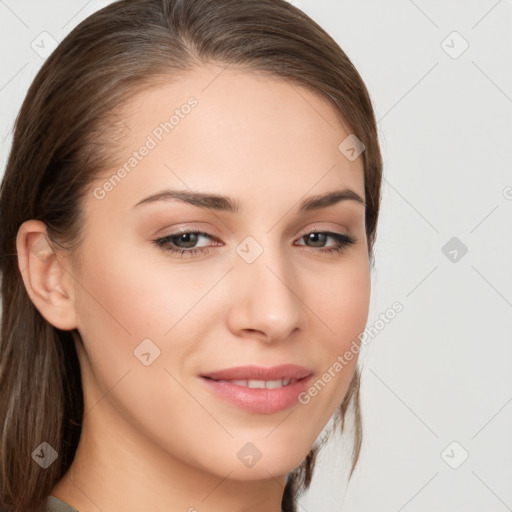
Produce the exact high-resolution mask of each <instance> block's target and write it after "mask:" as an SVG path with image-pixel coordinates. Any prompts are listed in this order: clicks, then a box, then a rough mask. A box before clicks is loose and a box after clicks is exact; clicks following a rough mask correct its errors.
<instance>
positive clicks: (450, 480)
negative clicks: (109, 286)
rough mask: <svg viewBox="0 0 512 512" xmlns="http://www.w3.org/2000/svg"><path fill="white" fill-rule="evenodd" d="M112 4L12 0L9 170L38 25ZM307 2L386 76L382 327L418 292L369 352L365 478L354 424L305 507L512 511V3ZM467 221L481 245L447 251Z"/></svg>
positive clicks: (2, 32)
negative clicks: (353, 455) (354, 455)
mask: <svg viewBox="0 0 512 512" xmlns="http://www.w3.org/2000/svg"><path fill="white" fill-rule="evenodd" d="M108 3H110V1H99V0H90V1H86V0H65V1H64V0H60V1H57V0H52V1H49V0H46V1H45V2H41V1H35V0H32V1H29V0H23V1H15V0H0V20H1V26H0V44H1V48H2V51H1V55H0V59H1V63H0V69H1V77H0V100H1V119H0V135H1V147H0V155H1V158H2V162H1V164H2V165H1V169H2V172H3V169H4V168H5V163H6V160H7V154H8V151H9V147H10V143H11V130H12V124H13V121H14V119H15V116H16V114H17V111H18V110H19V107H20V105H21V102H22V100H23V97H24V95H25V93H26V91H27V88H28V86H29V84H30V82H31V80H32V79H33V77H34V76H35V74H36V72H37V70H38V69H39V67H40V66H41V65H42V63H43V58H42V57H41V56H40V55H38V53H36V51H35V50H34V49H33V48H32V47H31V45H32V44H33V41H35V42H36V43H37V42H38V41H40V38H41V36H40V34H41V33H42V32H48V33H49V34H51V36H52V37H53V38H55V39H56V40H57V41H60V40H61V39H62V38H63V37H64V36H65V35H66V34H67V33H68V32H69V31H70V30H71V29H72V28H73V27H74V26H75V25H77V24H78V23H79V22H80V21H81V20H82V19H83V18H85V17H86V16H88V15H89V14H91V13H92V12H94V11H96V10H97V9H99V8H101V7H103V6H104V5H107V4H108ZM293 3H294V4H296V5H297V6H298V7H300V8H302V9H303V10H304V11H305V12H306V13H307V14H309V15H310V16H311V17H312V18H313V19H315V20H316V21H317V22H318V23H319V24H320V25H322V26H323V27H324V28H325V29H326V30H327V31H328V32H329V33H330V34H331V35H332V36H333V37H334V38H335V39H336V40H337V41H338V43H339V44H340V46H341V47H342V48H343V49H344V50H345V52H346V53H347V54H348V56H349V57H350V59H351V60H352V61H353V63H354V64H355V66H356V67H357V69H358V70H359V72H360V73H361V75H362V77H363V79H364V81H365V82H366V84H367V87H368V89H369V91H370V95H371V97H372V100H373V103H374V107H375V111H376V116H377V119H378V126H379V135H380V140H381V149H382V153H383V157H384V164H385V169H384V177H385V179H384V182H383V202H382V211H381V217H380V221H379V222H380V224H379V229H378V239H377V244H376V258H377V259H376V271H375V272H374V274H373V276H372V286H373V289H372V293H373V295H372V302H371V310H370V317H369V320H368V325H372V324H373V323H374V322H375V320H376V319H377V317H378V316H379V314H380V313H382V312H384V311H386V310H387V309H388V308H389V307H390V306H391V304H392V303H393V302H394V301H399V302H400V303H401V304H402V305H403V307H404V310H403V311H402V312H401V313H399V314H398V315H397V316H396V318H395V319H394V320H392V321H391V322H390V323H389V324H387V325H386V326H385V328H384V329H382V330H380V332H379V334H378V336H376V337H374V338H373V339H372V340H371V342H370V343H369V344H368V346H367V347H366V348H365V350H364V352H363V353H362V355H361V362H362V363H363V368H364V371H363V380H362V395H361V396H362V412H363V421H364V443H363V449H362V454H361V459H360V462H359V465H358V468H357V470H356V472H355V473H354V476H353V478H352V480H351V481H350V483H349V484H348V486H347V481H346V476H347V468H348V465H349V462H348V461H349V457H350V444H349V438H348V437H347V439H346V441H343V439H341V440H339V439H338V440H337V441H335V442H333V443H332V444H330V445H329V446H328V448H327V449H326V450H325V451H324V453H323V454H322V456H321V457H320V460H319V462H318V465H317V471H316V474H315V478H314V479H313V484H312V488H311V491H310V492H309V493H307V495H305V496H304V497H303V498H302V499H301V500H300V510H302V511H307V512H316V511H325V512H337V511H344V512H345V511H357V512H366V511H368V512H375V511H376V510H379V511H380V510H382V511H396V512H401V511H405V512H418V511H422V512H427V511H428V512H434V511H437V512H440V511H465V512H472V511H475V512H476V511H486V512H502V511H506V510H512V486H511V482H512V438H511V435H510V434H511V432H512V429H511V427H512V403H511V402H512V386H511V382H512V372H511V367H512V357H511V355H512V354H511V352H512V349H511V343H510V342H511V332H512V271H511V262H512V236H511V235H512V230H511V224H512V172H511V163H512V138H511V135H512V58H511V57H512V2H511V1H510V0H501V1H496V0H485V1H484V0H481V1H474V0H473V1H467V0H464V1H463V0H460V1H449V2H448V1H442V0H436V1H426V0H421V1H420V0H417V1H416V2H414V1H412V0H392V1H386V2H383V1H377V0H373V1H369V0H364V1H361V0H350V1H345V0H343V1H334V0H331V1H328V0H308V1H306V0H302V1H298V0H294V2H293ZM454 31H456V32H458V34H460V35H459V36H458V35H453V34H452V33H453V32H454ZM451 34H452V35H451ZM448 36H449V37H448ZM43 37H46V38H48V36H46V35H45V36H43ZM447 38H448V39H447ZM462 38H463V39H462ZM47 40H48V39H47ZM464 40H465V41H466V42H467V44H469V47H468V48H467V50H466V51H464V53H462V54H460V55H458V54H459V52H460V51H461V50H462V49H463V47H464V46H463V45H464ZM443 41H445V42H444V43H443ZM39 45H40V46H42V44H41V43H39ZM46 47H48V46H46ZM41 51H43V50H42V49H41V50H40V52H41ZM450 52H451V54H452V56H450V55H449V53H450ZM454 57H456V58H454ZM452 237H457V239H458V240H459V241H460V242H462V243H463V244H464V245H465V246H466V247H467V249H468V252H467V254H465V255H462V252H461V251H460V250H458V252H457V255H455V253H453V252H452V253H451V255H450V254H448V256H445V254H444V253H443V251H442V248H443V247H444V246H445V244H446V243H447V242H448V241H449V240H450V239H451V238H452ZM460 242H456V243H457V244H460ZM449 250H450V251H451V250H452V248H449ZM445 252H447V253H448V250H446V251H445ZM454 258H456V260H455V261H452V260H453V259H454ZM453 441H455V442H456V444H451V443H452V442H453ZM447 447H448V449H447V450H445V449H446V448H447ZM466 452H467V454H468V455H469V457H468V458H467V460H465V462H463V463H462V464H461V465H460V466H459V467H458V468H457V469H453V468H452V467H450V465H451V466H454V467H455V466H458V465H459V464H460V463H461V461H462V460H463V458H464V456H465V454H466ZM442 454H444V455H442Z"/></svg>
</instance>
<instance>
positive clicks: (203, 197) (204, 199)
mask: <svg viewBox="0 0 512 512" xmlns="http://www.w3.org/2000/svg"><path fill="white" fill-rule="evenodd" d="M173 200H175V201H181V202H184V203H188V204H191V205H193V206H197V207H199V208H211V209H212V210H217V211H226V212H231V213H236V212H237V211H238V210H239V208H240V203H239V201H237V200H235V199H232V198H230V197H227V196H222V195H216V194H208V193H205V192H193V191H189V190H163V191H161V192H157V193H156V194H152V195H150V196H148V197H145V198H144V199H142V200H141V201H139V202H138V203H137V204H135V205H134V206H133V208H137V207H139V206H141V205H143V204H149V203H155V202H158V201H173ZM340 201H355V202H357V203H359V204H361V205H363V206H365V207H366V203H365V202H364V200H363V199H362V197H361V196H360V195H359V194H358V193H357V192H355V191H354V190H352V189H349V188H345V189H341V190H334V191H331V192H327V193H325V194H320V195H316V196H311V197H308V198H307V199H305V200H304V201H302V202H301V203H300V205H299V208H298V212H299V213H301V212H307V211H312V210H319V209H321V208H326V207H327V206H332V205H334V204H336V203H339V202H340Z"/></svg>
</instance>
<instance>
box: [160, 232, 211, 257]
mask: <svg viewBox="0 0 512 512" xmlns="http://www.w3.org/2000/svg"><path fill="white" fill-rule="evenodd" d="M201 238H203V239H204V238H207V239H210V240H213V239H214V237H212V236H211V235H209V234H208V233H205V232H203V231H183V232H181V233H172V234H170V235H167V236H164V237H162V238H157V239H156V240H153V243H154V244H155V245H156V246H158V247H160V248H161V249H162V250H163V251H166V252H170V253H173V254H181V257H182V258H183V257H184V255H185V254H189V255H190V256H193V255H194V254H197V253H206V252H207V251H208V249H209V248H210V247H211V245H206V246H204V245H203V246H196V244H197V243H198V241H199V240H200V239H201Z"/></svg>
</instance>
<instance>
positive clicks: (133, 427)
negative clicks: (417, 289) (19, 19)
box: [0, 0, 382, 512]
mask: <svg viewBox="0 0 512 512" xmlns="http://www.w3.org/2000/svg"><path fill="white" fill-rule="evenodd" d="M381 172H382V160H381V155H380V151H379V145H378V137H377V131H376V123H375V118H374V113H373V109H372V105H371V101H370V98H369V95H368V92H367V90H366V87H365V85H364V83H363V82H362V79H361V77H360V76H359V74H358V72H357V71H356V69H355V68H354V67H353V65H352V64H351V62H350V61H349V59H348V58H347V56H346V55H345V54H344V52H343V51H342V50H341V49H340V48H339V46H338V45H337V44H336V43H335V42H334V41H333V40H332V39H331V38H330V37H329V36H328V35H327V34H326V33H325V32H324V31H323V30H322V29H321V28H320V27H319V26H318V25H317V24H316V23H315V22H313V21H312V20H311V19H310V18H308V17H307V16H306V15H305V14H303V13H302V12H301V11H300V10H298V9H296V8H295V7H293V6H291V5H290V4H288V3H286V2H285V1H276V0H254V1H253V0H251V1H247V0H223V1H220V0H219V1H215V0H186V1H179V0H135V1H120V2H115V3H113V4H111V5H109V6H108V7H106V8H104V9H102V10H100V11H98V12H96V13H95V14H93V15H92V16H90V17H89V18H87V19H86V20H85V21H83V22H82V23H81V24H80V25H79V26H78V27H76V28H75V29H74V30H73V31H72V32H71V33H70V34H69V35H68V36H67V37H66V38H65V39H64V40H63V41H62V42H61V43H60V45H59V46H58V47H57V49H56V50H55V51H54V53H53V54H52V55H51V56H50V57H49V58H48V59H47V61H46V62H45V64H44V65H43V67H42V69H41V70H40V72H39V73H38V75H37V76H36V78H35V80H34V82H33V84H32V85H31V87H30V90H29V91H28V94H27V97H26V99H25V101H24V103H23V106H22V109H21V111H20V114H19V117H18V119H17V122H16V127H15V133H14V139H13V145H12V150H11V153H10V157H9V160H8V164H7V169H6V172H5V176H4V179H3V182H2V188H1V191H0V194H1V195H0V215H1V223H2V238H1V254H2V267H1V268H2V300H3V316H2V333H1V360H0V384H1V385H0V396H1V399H0V407H1V413H2V414H1V418H2V423H1V425H2V427H1V428H2V430H1V444H0V450H1V453H0V455H1V470H0V482H1V497H2V506H3V507H4V509H5V510H8V511H9V512H11V511H12V512H14V511H21V510H38V511H40V510H47V511H57V510H62V511H65V512H69V511H73V510H79V511H81V512H89V511H97V510H98V509H99V510H103V511H114V510H124V511H129V510H134V511H135V510H137V511H138V510H152V511H164V510H166V511H168V510H189V511H194V510H201V511H210V512H213V511H217V510H224V511H225V510H233V511H235V510H247V511H263V510H265V511H275V512H277V511H280V510H282V511H286V512H289V511H294V510H296V507H297V504H296V502H297V498H298V496H300V493H301V492H302V491H303V490H304V489H306V488H307V487H308V486H309V484H310V481H311V478H312V474H313V469H314V463H315V456H316V454H317V452H318V449H319V448H320V447H321V444H322V442H324V441H325V439H323V440H321V441H319V440H318V439H319V435H320V434H321V432H322V430H323V429H324V427H325V426H326V425H327V423H328V422H329V420H330V419H331V418H333V419H334V420H335V424H341V428H342V430H343V427H344V422H345V415H346V412H347V411H348V410H349V406H351V407H352V408H353V411H354V413H355V426H356V428H355V437H354V452H353V454H354V456H353V460H352V466H351V469H352V471H353V470H354V467H355V465H356V462H357V458H358V454H359V449H360V444H361V421H360V416H359V408H358V404H359V402H358V399H359V371H358V369H357V366H356V365H357V352H358V349H357V347H358V345H357V340H358V336H359V335H360V333H361V332H363V330H364V327H365V323H366V320H367V314H368V307H369V298H370V269H371V266H372V264H373V244H374V240H375V235H376V226H377V218H378V212H379V204H380V182H381ZM359 339H360V338H359ZM348 354H352V356H351V357H342V356H344V355H348Z"/></svg>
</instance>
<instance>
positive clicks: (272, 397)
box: [200, 365, 313, 414]
mask: <svg viewBox="0 0 512 512" xmlns="http://www.w3.org/2000/svg"><path fill="white" fill-rule="evenodd" d="M312 375H313V372H312V371H311V370H309V369H308V368H304V367H303V366H296V365H281V366H274V367H273V368H263V367H257V366H241V367H237V368H228V369H226V370H220V371H216V372H212V373H209V374H206V375H201V376H200V377H201V378H202V380H203V382H204V383H205V384H206V385H207V386H208V388H209V389H210V390H212V391H213V392H214V393H215V394H216V395H218V396H220V398H222V399H223V400H225V401H227V402H228V403H231V404H233V405H235V406H237V407H239V408H241V409H245V410H247V411H250V412H253V413H257V414H272V413H276V412H279V411H283V410H285V409H288V408H289V407H292V406H293V405H295V404H296V403H297V402H298V397H299V395H300V394H301V393H302V392H304V391H305V390H306V389H307V387H308V385H309V382H310V380H311V377H312ZM278 379H296V380H297V381H296V382H294V383H291V384H288V385H287V386H283V387H280V388H274V389H266V388H258V389H252V388H248V387H245V386H241V385H238V384H233V383H231V382H229V381H230V380H278Z"/></svg>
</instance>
